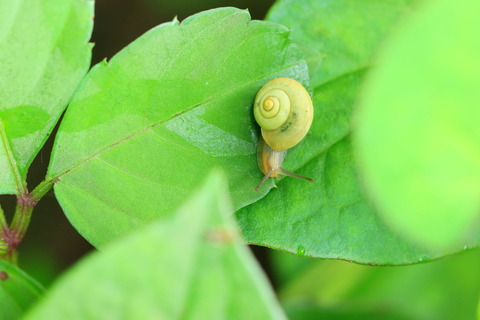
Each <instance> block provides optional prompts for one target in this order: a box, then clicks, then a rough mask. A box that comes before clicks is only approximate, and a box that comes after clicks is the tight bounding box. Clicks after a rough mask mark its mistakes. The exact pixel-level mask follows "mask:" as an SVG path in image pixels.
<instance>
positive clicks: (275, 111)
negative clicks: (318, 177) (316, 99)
mask: <svg viewBox="0 0 480 320" xmlns="http://www.w3.org/2000/svg"><path fill="white" fill-rule="evenodd" d="M253 113H254V116H255V120H256V121H257V123H258V124H259V125H260V127H261V131H262V139H260V142H259V146H258V155H257V158H258V166H259V168H260V170H262V172H263V173H264V174H265V177H264V178H263V179H262V181H261V182H260V184H259V185H258V186H257V187H256V188H255V190H256V191H258V189H259V188H260V187H261V186H262V184H263V183H265V181H267V179H268V178H270V177H278V175H279V174H283V175H287V176H291V177H295V178H299V179H305V180H308V181H311V182H313V180H312V179H310V178H305V177H302V176H300V175H297V174H296V173H293V172H290V171H287V170H285V169H283V168H282V167H281V166H282V163H283V160H284V158H285V155H286V150H287V149H289V148H291V147H293V146H295V145H297V144H298V143H299V142H300V141H301V140H302V139H303V138H304V137H305V135H306V134H307V132H308V130H309V129H310V126H311V125H312V121H313V103H312V99H311V98H310V95H309V94H308V92H307V90H305V88H304V87H303V86H302V85H301V84H300V83H298V82H297V81H295V80H293V79H288V78H277V79H273V80H271V81H269V82H267V83H266V84H265V85H264V86H263V87H262V88H261V89H260V91H259V92H258V93H257V96H256V98H255V104H254V108H253Z"/></svg>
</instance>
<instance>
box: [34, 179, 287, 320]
mask: <svg viewBox="0 0 480 320" xmlns="http://www.w3.org/2000/svg"><path fill="white" fill-rule="evenodd" d="M132 288H134V291H132ZM93 318H95V319H105V318H114V319H118V318H122V319H284V315H283V313H282V311H281V309H280V308H279V307H278V305H277V303H276V302H275V298H274V296H273V293H272V291H271V290H269V288H268V284H267V281H266V279H265V277H264V276H263V275H262V273H261V271H260V268H259V266H258V265H257V264H256V263H255V261H254V258H253V256H252V254H251V253H250V252H249V250H248V248H247V247H245V246H244V245H243V244H242V240H241V238H240V234H239V231H238V230H237V228H236V226H235V224H234V221H233V218H232V208H231V204H230V201H229V197H228V193H227V183H226V181H225V179H224V178H223V177H222V176H221V175H219V174H218V173H217V174H214V175H211V176H210V177H209V179H208V181H207V183H206V185H205V186H204V187H203V188H202V189H201V191H199V192H197V193H196V194H195V196H194V197H192V198H191V199H190V200H189V201H188V202H187V203H186V204H185V205H184V206H183V207H182V208H181V209H180V210H179V211H178V212H177V213H176V214H175V215H173V216H170V217H169V218H165V219H162V220H160V221H158V222H156V223H153V224H151V225H149V226H147V227H146V228H144V229H141V230H140V231H138V232H136V233H133V234H131V235H130V236H128V237H125V238H123V239H121V240H120V241H117V242H115V243H112V244H111V245H110V246H107V247H105V248H103V250H102V251H101V252H97V253H95V254H93V255H91V256H90V257H88V258H87V259H85V260H83V261H82V262H81V263H80V264H78V265H77V266H76V267H75V268H74V269H73V270H71V271H70V272H69V273H68V274H66V275H65V276H64V277H63V278H62V279H61V280H60V281H59V282H58V283H57V284H56V285H55V286H54V287H53V288H52V290H51V291H50V292H49V295H48V296H47V297H46V299H45V300H44V301H42V303H40V304H39V305H38V307H37V308H36V309H34V310H33V312H32V313H31V314H30V316H29V317H27V319H93Z"/></svg>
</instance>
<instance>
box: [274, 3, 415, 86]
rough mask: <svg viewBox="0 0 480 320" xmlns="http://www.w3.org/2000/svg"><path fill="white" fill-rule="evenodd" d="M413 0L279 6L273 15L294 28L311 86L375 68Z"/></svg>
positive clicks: (276, 4)
mask: <svg viewBox="0 0 480 320" xmlns="http://www.w3.org/2000/svg"><path fill="white" fill-rule="evenodd" d="M412 2H414V1H413V0H383V1H378V0H362V1H351V0H336V1H331V0H308V1H297V0H279V1H277V2H276V3H275V5H274V6H273V7H272V9H271V10H270V12H269V13H268V15H267V19H268V20H270V21H274V22H278V23H281V24H284V25H286V26H288V27H289V28H290V29H291V31H292V37H293V38H294V39H295V41H296V42H297V43H298V44H299V45H300V46H301V48H302V49H303V50H304V52H305V55H306V60H307V62H308V67H309V71H310V77H311V83H310V84H311V86H312V87H314V88H317V87H318V86H320V85H322V84H323V83H325V82H328V81H334V80H335V78H337V77H338V76H340V75H344V74H348V73H351V72H356V71H358V70H361V69H364V68H367V67H369V66H370V60H371V57H372V55H373V53H374V52H375V51H376V49H377V47H378V45H379V44H380V43H381V42H382V41H383V39H384V37H385V34H387V33H388V31H389V30H390V29H391V28H392V26H393V25H395V23H396V21H397V19H398V17H399V16H401V15H403V14H405V13H406V12H409V11H410V9H409V7H408V5H409V4H410V3H412Z"/></svg>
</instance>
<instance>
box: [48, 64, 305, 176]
mask: <svg viewBox="0 0 480 320" xmlns="http://www.w3.org/2000/svg"><path fill="white" fill-rule="evenodd" d="M303 62H304V60H299V61H296V63H294V64H291V65H287V66H285V67H283V68H282V69H280V70H274V71H272V72H270V73H268V74H264V75H262V76H260V77H257V78H254V79H251V80H249V81H246V82H244V83H242V84H241V85H239V86H235V87H232V88H230V89H227V90H225V91H223V92H221V93H219V94H216V95H215V96H213V97H210V98H207V99H205V100H204V101H201V102H199V103H197V104H194V105H192V106H190V107H187V108H185V109H183V110H181V111H179V112H177V113H175V114H173V115H169V116H166V117H164V118H162V119H161V120H159V121H157V122H155V123H153V124H151V125H149V126H147V127H144V128H142V129H141V130H138V131H136V132H134V133H132V134H130V135H129V136H127V137H125V138H123V139H121V140H118V141H116V142H114V143H112V144H110V145H109V146H107V147H105V148H103V149H102V150H100V151H98V152H97V153H95V154H93V155H91V156H90V157H87V158H85V159H83V160H81V161H79V162H77V163H76V164H74V165H72V166H71V167H70V168H69V169H66V170H64V171H63V172H61V173H58V174H56V175H54V176H47V178H46V180H48V181H52V182H53V181H57V180H60V178H61V177H62V176H64V175H66V174H68V173H70V172H72V171H75V170H76V169H78V168H81V167H82V166H83V165H85V164H87V163H89V162H90V161H91V160H94V159H95V158H96V157H98V156H100V155H101V154H103V153H105V152H107V151H109V150H110V149H112V148H114V147H116V146H117V145H120V144H122V143H124V142H127V141H129V140H130V139H133V138H135V137H137V136H140V135H141V134H143V133H145V132H148V131H149V130H151V129H153V128H155V127H157V126H159V125H162V124H164V123H166V122H168V121H170V120H172V119H175V118H177V117H180V116H181V115H183V114H185V113H187V112H190V111H193V110H195V109H197V108H199V107H201V106H204V105H206V104H208V103H211V102H212V101H215V100H217V99H220V98H221V97H224V96H227V95H229V94H231V93H232V92H235V91H237V90H240V89H241V88H243V87H245V86H248V85H250V84H251V83H254V82H257V81H259V80H261V79H265V78H268V77H269V76H271V75H273V74H277V73H278V72H279V71H282V70H288V69H290V68H292V67H294V66H296V65H299V64H302V63H303ZM67 112H68V110H67Z"/></svg>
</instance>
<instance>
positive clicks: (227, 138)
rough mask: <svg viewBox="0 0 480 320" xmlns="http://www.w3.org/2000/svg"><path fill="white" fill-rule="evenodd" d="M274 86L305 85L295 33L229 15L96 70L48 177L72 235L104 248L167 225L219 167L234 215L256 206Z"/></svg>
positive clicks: (62, 133) (206, 18)
mask: <svg viewBox="0 0 480 320" xmlns="http://www.w3.org/2000/svg"><path fill="white" fill-rule="evenodd" d="M278 76H286V77H291V78H295V79H297V80H299V81H301V82H303V83H305V82H306V81H307V71H306V64H305V62H304V61H303V60H302V54H301V52H300V51H299V50H298V48H297V47H296V46H294V45H292V43H291V42H290V40H289V39H288V32H287V30H286V29H285V28H284V27H282V26H279V25H277V24H273V23H265V22H260V21H250V17H249V15H248V12H246V11H242V10H238V9H233V8H222V9H217V10H211V11H206V12H203V13H199V14H196V15H194V16H191V17H190V18H188V19H186V20H185V21H183V22H182V23H181V24H180V23H178V21H173V22H171V23H166V24H162V25H160V26H158V27H156V28H154V29H152V30H151V31H149V32H147V33H146V34H145V35H143V36H142V37H140V38H139V39H137V40H136V41H135V42H133V43H132V44H131V45H129V46H128V47H127V48H125V49H124V50H122V52H120V53H119V54H118V55H117V56H115V57H114V58H113V59H112V60H111V62H110V63H109V64H107V63H105V62H104V63H101V64H99V65H97V66H95V67H94V68H93V69H92V71H91V72H90V73H89V75H88V76H87V78H86V80H85V82H84V84H83V86H82V88H81V89H80V90H79V92H78V94H77V95H76V96H75V98H74V99H73V101H72V103H71V105H70V107H69V108H68V110H67V113H66V114H65V117H64V120H63V121H62V124H61V126H60V129H59V131H58V136H57V139H56V140H55V145H54V150H53V155H52V160H51V163H50V167H49V172H48V179H52V180H54V181H57V180H59V182H58V183H56V185H55V194H56V196H57V197H58V200H59V202H60V204H61V205H62V208H63V209H64V211H65V213H66V214H67V216H68V218H69V219H70V221H71V222H72V224H73V225H74V226H75V227H76V228H77V229H78V230H79V231H80V233H81V234H82V235H83V236H84V237H85V238H87V240H89V241H90V242H91V243H92V244H94V245H96V246H99V245H102V244H104V243H106V242H109V241H111V240H113V239H114V238H117V237H119V236H121V235H123V234H125V233H127V232H129V231H130V230H132V229H134V228H136V227H137V226H139V225H143V224H145V223H147V222H149V221H152V220H155V219H156V218H158V217H162V216H163V217H164V216H166V215H168V213H171V212H172V210H173V209H174V208H176V207H177V206H178V205H179V204H180V203H181V202H182V201H183V200H184V199H185V197H186V196H187V195H188V194H189V193H190V191H191V190H192V189H193V188H194V187H195V186H197V185H198V184H199V182H200V181H201V179H202V177H203V176H204V175H205V174H206V173H207V172H209V170H210V169H211V168H212V167H214V166H221V167H223V168H224V169H225V171H226V172H227V173H228V177H229V181H230V188H231V190H232V194H233V201H234V206H235V207H236V208H238V207H241V206H243V205H246V204H248V203H251V202H252V201H255V200H256V199H258V198H260V197H261V196H262V194H259V193H256V192H254V187H255V185H256V184H257V183H258V181H259V180H260V179H261V176H262V174H261V172H260V171H259V170H258V168H257V162H256V159H255V157H256V142H257V126H256V124H255V122H254V120H253V115H252V103H253V100H254V97H255V94H256V92H257V90H258V89H259V88H260V87H261V85H263V84H264V83H265V82H266V81H268V80H269V79H271V78H276V77H278ZM270 185H272V184H270ZM267 191H268V190H267V189H265V191H264V193H266V192H267Z"/></svg>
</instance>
